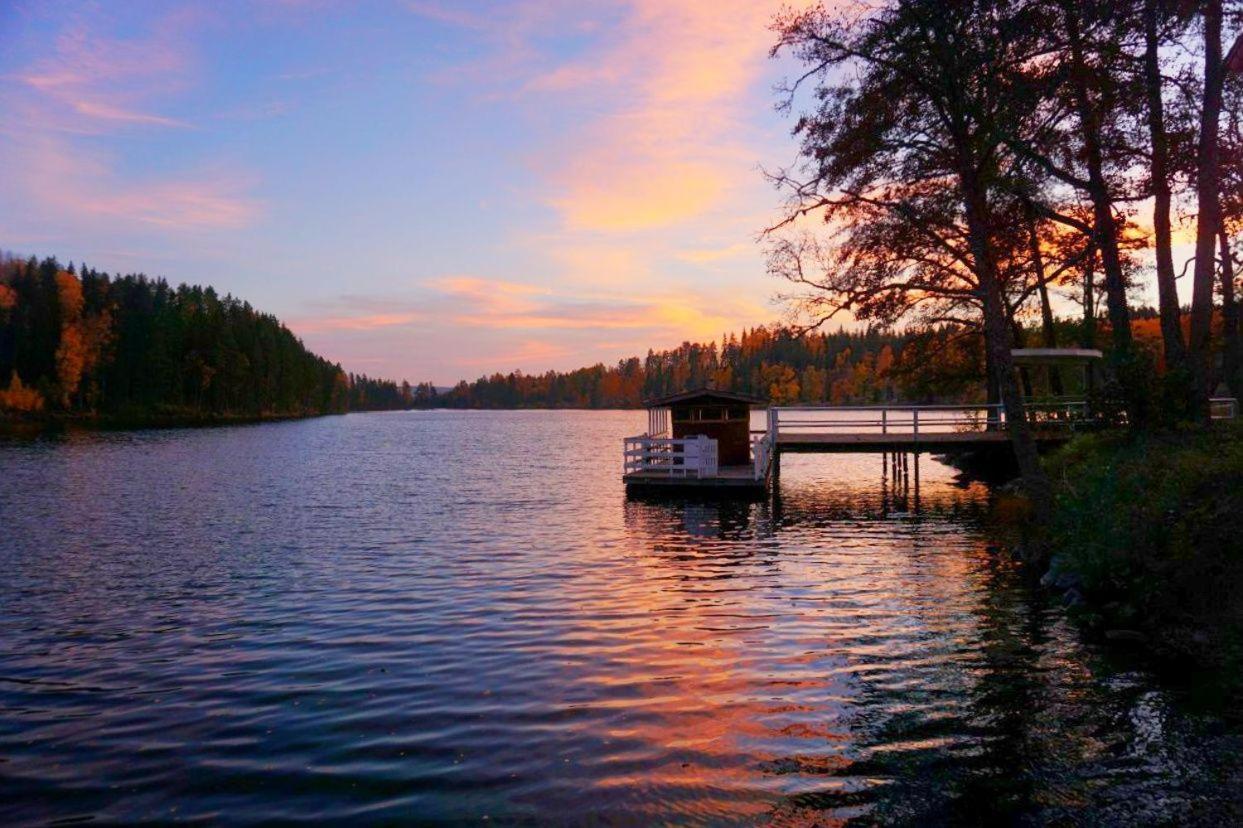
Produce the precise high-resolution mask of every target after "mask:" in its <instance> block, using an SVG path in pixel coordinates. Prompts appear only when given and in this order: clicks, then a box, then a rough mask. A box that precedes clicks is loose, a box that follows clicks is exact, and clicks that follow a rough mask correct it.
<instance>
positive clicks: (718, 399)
mask: <svg viewBox="0 0 1243 828" xmlns="http://www.w3.org/2000/svg"><path fill="white" fill-rule="evenodd" d="M753 405H764V401H763V400H761V399H759V398H757V397H751V396H748V395H746V394H735V393H734V392H732V391H716V390H713V389H709V388H702V389H699V390H696V391H684V392H682V393H681V394H671V395H669V396H667V397H661V398H660V399H655V400H649V401H648V402H647V408H648V411H649V412H656V417H655V422H656V423H659V422H660V421H661V420H662V419H663V420H664V421H665V422H666V423H668V424H670V425H671V426H672V429H671V431H670V435H669V436H671V437H672V438H673V439H675V440H684V439H687V438H690V437H698V436H701V435H702V436H704V437H708V438H710V439H713V440H716V443H717V462H718V463H719V464H720V465H722V466H745V465H748V464H750V463H751V406H753ZM662 411H664V412H667V415H664V416H662V415H661V413H660V412H662ZM652 421H653V418H652V415H651V413H649V423H651V422H652ZM658 427H659V426H658ZM649 433H650V432H649Z"/></svg>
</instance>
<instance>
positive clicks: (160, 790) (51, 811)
mask: <svg viewBox="0 0 1243 828" xmlns="http://www.w3.org/2000/svg"><path fill="white" fill-rule="evenodd" d="M644 423H645V415H644V413H643V412H638V411H624V412H583V411H564V412H535V411H531V412H448V411H429V412H394V413H382V414H352V415H348V416H344V417H328V418H322V419H315V420H306V421H299V422H283V423H272V424H265V425H256V426H244V427H228V428H211V429H199V430H153V431H137V432H114V433H71V434H68V435H64V436H61V437H58V438H52V439H42V440H34V441H31V440H12V439H11V440H7V441H5V442H0V571H2V572H3V579H2V580H0V822H2V823H4V824H6V825H13V824H23V823H44V822H49V821H54V820H64V821H77V820H90V819H93V820H96V821H100V822H129V821H135V820H154V821H164V820H169V819H187V820H194V819H198V820H208V821H215V820H224V819H227V820H228V821H230V822H260V821H284V820H322V821H344V820H352V821H358V822H365V821H375V822H400V821H427V822H430V821H441V822H475V821H481V820H483V819H485V818H487V819H490V820H493V821H500V822H502V823H514V822H517V823H527V822H540V823H543V822H556V823H580V822H591V821H597V822H607V823H610V824H618V823H620V824H652V823H658V822H662V823H678V824H713V825H716V824H722V823H727V824H728V823H743V824H781V825H809V824H836V823H839V822H850V821H858V822H860V823H873V822H883V823H915V824H928V823H934V824H935V823H942V824H943V823H950V822H997V821H1001V822H1008V823H1014V822H1018V823H1029V824H1043V823H1060V824H1118V825H1124V824H1135V823H1153V822H1178V823H1198V824H1204V825H1220V824H1223V823H1228V822H1237V821H1239V820H1241V819H1243V793H1241V790H1240V789H1241V788H1243V786H1241V785H1240V784H1239V783H1240V781H1243V723H1241V722H1240V720H1239V718H1238V717H1237V715H1235V714H1233V713H1232V712H1231V711H1230V710H1228V709H1224V708H1223V707H1222V706H1221V704H1220V703H1219V702H1217V701H1215V700H1214V698H1213V697H1212V694H1210V693H1205V692H1192V690H1191V688H1194V687H1197V686H1199V685H1198V684H1197V682H1195V681H1192V680H1189V681H1186V682H1176V681H1175V680H1174V679H1172V678H1170V677H1162V676H1159V675H1156V674H1154V673H1153V672H1152V671H1150V670H1149V669H1147V668H1146V667H1145V666H1144V665H1143V663H1142V662H1140V661H1139V660H1138V659H1137V657H1135V656H1133V655H1130V654H1128V653H1125V652H1119V651H1116V650H1106V649H1102V648H1099V647H1096V646H1094V645H1090V644H1087V643H1085V642H1084V641H1083V640H1082V639H1081V637H1080V636H1079V634H1078V633H1077V631H1076V629H1075V627H1074V626H1073V625H1072V624H1071V623H1070V622H1069V621H1068V620H1067V618H1066V617H1065V615H1064V610H1063V609H1062V607H1061V606H1060V604H1059V603H1058V602H1056V601H1054V600H1051V599H1049V598H1048V597H1046V596H1044V595H1042V594H1041V592H1040V591H1039V590H1036V589H1033V588H1031V587H1030V586H1029V584H1028V582H1027V580H1026V579H1025V578H1024V577H1023V573H1022V572H1021V571H1020V570H1019V568H1018V567H1017V566H1016V565H1015V564H1014V563H1013V562H1011V561H1009V560H1008V559H1007V558H1006V557H1005V556H1003V555H1000V554H998V553H997V550H996V547H995V544H994V541H993V539H992V538H993V537H994V530H993V529H991V528H990V526H989V522H988V518H987V515H988V502H989V498H990V496H991V495H990V491H989V489H988V487H987V486H985V485H984V484H981V483H972V482H964V481H961V480H959V479H958V477H957V475H956V472H955V471H954V470H953V469H952V468H950V467H948V466H946V465H943V464H941V463H939V462H937V461H935V460H933V459H931V458H928V457H923V458H921V460H920V464H919V471H920V489H919V493H918V503H916V502H915V495H914V491H913V489H904V488H902V487H895V486H894V485H893V482H892V481H891V480H889V479H888V477H887V476H886V475H885V474H884V473H883V470H882V459H881V458H880V457H879V456H866V455H836V456H817V455H790V456H787V457H785V458H783V459H782V461H781V463H782V467H781V475H780V480H779V484H778V490H777V492H776V494H775V495H774V496H773V497H772V498H770V499H767V500H764V501H761V502H755V503H746V502H730V501H724V502H713V501H704V500H695V499H689V500H688V499H669V498H666V499H663V500H628V499H627V497H626V495H625V493H624V491H623V489H622V486H621V483H620V474H621V439H622V437H623V436H626V435H628V434H632V433H637V432H639V431H641V430H642V428H643V426H644Z"/></svg>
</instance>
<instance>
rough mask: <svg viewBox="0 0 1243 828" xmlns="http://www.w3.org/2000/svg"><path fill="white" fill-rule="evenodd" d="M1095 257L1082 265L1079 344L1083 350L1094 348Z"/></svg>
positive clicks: (1091, 257)
mask: <svg viewBox="0 0 1243 828" xmlns="http://www.w3.org/2000/svg"><path fill="white" fill-rule="evenodd" d="M1095 269H1096V255H1095V254H1092V255H1090V256H1088V258H1087V260H1086V261H1085V262H1084V263H1083V331H1082V332H1081V333H1080V337H1079V344H1080V345H1081V346H1082V347H1084V348H1095V347H1096V286H1095V284H1094V282H1095V279H1096V274H1095V273H1094V271H1095Z"/></svg>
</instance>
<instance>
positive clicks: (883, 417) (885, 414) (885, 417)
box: [880, 408, 889, 434]
mask: <svg viewBox="0 0 1243 828" xmlns="http://www.w3.org/2000/svg"><path fill="white" fill-rule="evenodd" d="M880 433H881V434H888V433H889V409H888V408H882V409H881V410H880Z"/></svg>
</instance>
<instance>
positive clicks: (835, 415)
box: [622, 391, 1239, 491]
mask: <svg viewBox="0 0 1243 828" xmlns="http://www.w3.org/2000/svg"><path fill="white" fill-rule="evenodd" d="M745 401H747V398H746V397H743V396H741V395H730V394H726V393H724V392H715V391H700V392H688V393H686V394H680V395H675V396H673V397H669V398H665V399H663V400H656V401H653V402H652V403H651V404H650V408H649V412H648V424H649V431H648V433H647V434H642V435H639V436H636V437H627V438H625V441H624V448H623V456H624V469H623V472H622V480H623V482H624V483H625V484H626V486H627V488H679V489H694V490H700V491H703V490H731V489H732V490H743V491H748V490H749V491H763V490H765V489H766V488H767V486H768V485H769V481H770V479H771V477H772V475H773V472H774V469H775V468H776V466H777V465H778V464H779V463H780V458H781V454H783V453H785V452H802V453H819V454H832V453H859V452H867V453H889V454H895V455H903V454H916V455H918V454H920V453H927V454H952V453H955V452H970V451H980V450H990V449H992V450H997V449H1000V450H1006V449H1008V444H1009V441H1010V436H1009V434H1008V430H1007V428H1006V416H1005V410H1004V409H1003V408H1002V406H1000V405H922V406H920V405H901V404H894V405H882V406H774V407H770V408H768V409H767V410H766V415H767V428H766V429H763V430H751V429H750V428H749V426H747V428H746V430H745V431H743V432H741V434H745V435H746V436H745V437H743V436H740V433H739V432H738V429H737V428H736V425H737V422H738V420H739V417H740V416H742V415H741V414H740V413H739V410H738V408H739V406H740V405H741V404H742V403H743V402H745ZM723 408H730V409H732V410H730V411H725V412H722V411H720V410H719V409H723ZM1238 408H1239V406H1238V401H1237V400H1235V399H1233V398H1218V399H1214V400H1213V401H1212V405H1211V409H1212V412H1213V416H1214V418H1215V419H1233V418H1235V417H1236V416H1237V415H1238ZM1026 412H1027V417H1028V421H1029V423H1030V425H1031V428H1032V431H1033V433H1034V436H1035V438H1036V442H1037V443H1038V444H1039V445H1040V446H1042V447H1046V446H1056V445H1060V444H1061V443H1064V442H1066V441H1067V440H1069V439H1070V438H1071V437H1073V436H1074V434H1075V433H1076V431H1078V430H1080V429H1082V428H1084V427H1091V426H1092V425H1094V424H1095V420H1094V418H1093V417H1092V415H1091V412H1090V411H1089V408H1088V404H1087V402H1086V401H1084V400H1075V399H1062V400H1053V401H1046V402H1033V403H1028V404H1027V405H1026ZM746 418H747V421H749V418H750V412H749V410H747V411H746ZM671 421H672V423H673V426H674V427H673V428H672V429H670V427H669V426H670V422H671ZM709 433H712V434H715V435H716V436H709ZM740 441H741V442H740ZM723 443H724V444H726V445H727V448H728V462H723V460H724V459H725V457H724V456H723V455H724V454H725V452H724V451H722V449H721V445H722V444H723Z"/></svg>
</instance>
